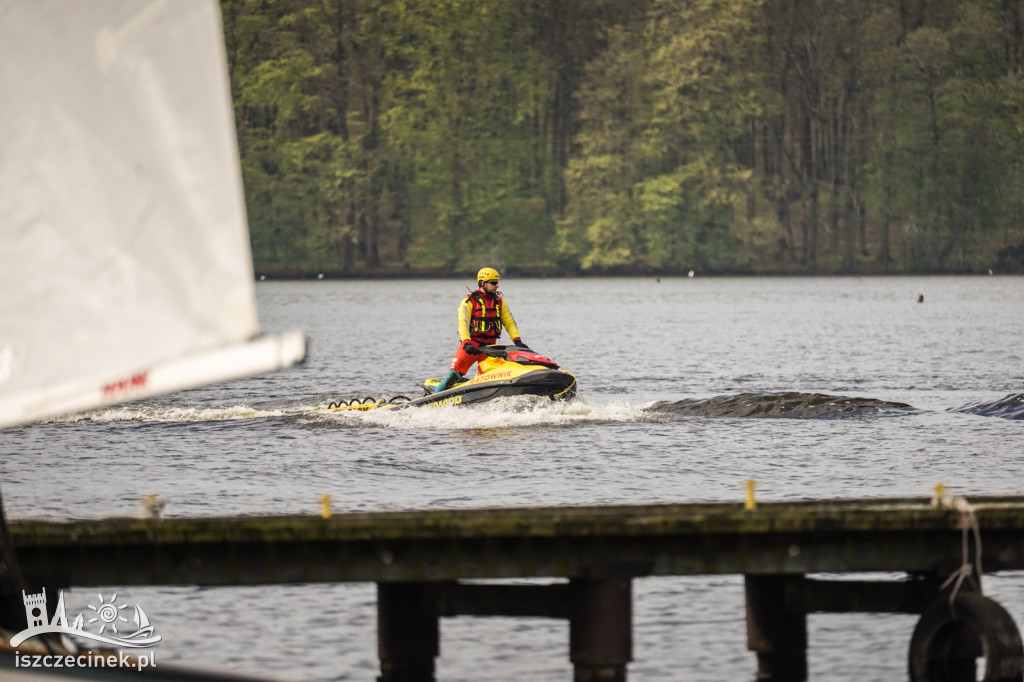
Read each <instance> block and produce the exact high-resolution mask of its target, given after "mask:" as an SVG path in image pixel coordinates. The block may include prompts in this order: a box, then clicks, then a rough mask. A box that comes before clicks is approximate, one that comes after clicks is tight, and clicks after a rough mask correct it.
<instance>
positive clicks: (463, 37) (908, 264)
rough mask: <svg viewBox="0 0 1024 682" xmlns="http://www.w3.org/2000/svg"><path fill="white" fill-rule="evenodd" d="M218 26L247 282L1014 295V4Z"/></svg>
mask: <svg viewBox="0 0 1024 682" xmlns="http://www.w3.org/2000/svg"><path fill="white" fill-rule="evenodd" d="M221 7H222V14H223V24H224V32H225V44H226V48H227V56H228V67H229V74H230V78H231V87H232V97H233V101H234V108H235V117H236V125H237V131H238V143H239V150H240V154H241V160H242V174H243V180H244V185H245V192H246V204H247V210H248V216H249V223H250V231H251V239H252V249H253V259H254V263H255V266H256V269H257V272H268V273H275V274H281V275H289V274H290V275H303V274H309V273H317V272H318V273H325V272H326V273H329V274H334V275H387V274H444V275H454V274H460V275H462V274H465V273H472V272H475V271H476V269H477V268H479V267H480V266H481V265H489V266H493V267H497V268H499V269H500V270H501V271H502V272H503V273H504V272H512V273H519V274H525V275H529V274H544V275H575V274H646V273H659V274H678V273H686V272H689V271H691V270H692V271H694V272H696V273H701V274H729V273H820V274H833V273H865V274H870V273H944V272H987V271H989V270H994V271H996V272H1024V0H828V1H825V0H223V1H222V3H221Z"/></svg>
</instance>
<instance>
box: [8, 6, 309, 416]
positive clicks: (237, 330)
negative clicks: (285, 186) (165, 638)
mask: <svg viewBox="0 0 1024 682" xmlns="http://www.w3.org/2000/svg"><path fill="white" fill-rule="evenodd" d="M219 12H220V10H219V5H218V4H217V3H216V1H215V0H187V1H181V0H89V1H88V2H75V1H71V0H0V92H2V100H3V105H2V106H0V188H2V190H0V427H4V426H11V425H15V424H19V423H25V422H29V421H34V420H38V419H41V418H45V417H48V416H54V415H58V414H62V413H66V412H70V411H78V410H82V409H87V408H91V407H96V406H100V405H106V404H110V403H114V402H121V401H124V400H132V399H137V398H141V397H145V396H148V395H153V394H156V393H163V392H167V391H172V390H178V389H183V388H189V387H191V386H196V385H200V384H204V383H210V382H214V381H221V380H225V379H229V378H234V377H237V376H243V375H247V374H253V373H257V372H262V371H268V370H271V369H277V368H279V367H282V366H286V365H289V364H292V363H294V362H297V361H299V360H301V359H302V357H303V356H304V354H305V339H304V337H303V335H302V334H301V333H298V332H293V333H289V334H284V335H281V336H277V337H265V338H257V335H258V332H259V328H258V321H257V316H256V305H255V292H254V282H253V279H254V278H253V271H252V259H251V254H250V249H249V242H248V228H247V223H246V217H245V205H244V201H243V195H242V187H241V173H240V167H239V159H238V150H237V143H236V138H235V127H234V119H233V115H232V109H231V100H230V90H229V83H228V78H227V69H226V59H225V51H224V37H223V33H222V29H221V23H220V14H219Z"/></svg>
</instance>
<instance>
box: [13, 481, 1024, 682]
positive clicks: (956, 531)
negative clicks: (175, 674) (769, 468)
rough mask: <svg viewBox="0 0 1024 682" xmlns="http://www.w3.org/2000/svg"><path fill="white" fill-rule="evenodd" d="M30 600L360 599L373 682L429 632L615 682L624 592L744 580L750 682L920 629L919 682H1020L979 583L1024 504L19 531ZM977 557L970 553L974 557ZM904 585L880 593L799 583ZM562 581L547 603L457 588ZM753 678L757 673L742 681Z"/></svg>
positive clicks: (625, 647) (422, 659) (1015, 658)
mask: <svg viewBox="0 0 1024 682" xmlns="http://www.w3.org/2000/svg"><path fill="white" fill-rule="evenodd" d="M10 532H11V538H12V540H13V542H14V545H15V547H16V550H17V555H18V559H19V561H20V563H21V567H22V572H23V573H24V575H25V576H26V577H27V578H28V579H29V580H30V581H31V583H32V585H34V586H45V587H47V588H48V589H54V588H58V587H67V586H75V587H83V586H122V585H178V584H187V585H208V586H216V585H252V584H268V583H305V582H340V581H372V582H375V583H377V589H378V603H377V610H378V653H379V657H380V661H381V675H380V678H379V679H380V680H381V681H382V682H404V681H417V682H418V681H424V680H433V679H434V661H435V658H436V657H437V655H438V651H439V642H438V637H439V634H438V633H439V628H438V619H439V618H440V617H450V616H458V615H510V616H547V617H552V618H566V619H568V620H569V624H570V657H571V659H572V662H573V666H574V679H575V680H576V682H590V681H597V680H602V681H612V680H625V679H626V672H627V665H628V663H629V661H630V660H631V658H632V617H631V609H632V591H631V580H632V579H633V578H636V577H641V576H659V575H661V576H668V575H711V574H723V573H732V574H743V575H744V576H745V585H746V597H747V641H748V648H750V649H751V650H752V651H754V652H756V655H757V663H756V668H757V679H758V680H774V681H776V682H780V681H789V680H803V679H806V677H807V662H806V649H807V625H806V614H808V613H811V612H817V611H829V612H836V611H863V612H905V613H920V614H922V617H921V619H920V621H919V622H918V625H917V627H916V628H915V630H914V633H913V635H912V637H911V641H910V643H909V652H910V653H909V664H908V669H909V671H910V673H909V675H910V677H911V679H912V680H914V681H915V682H917V681H918V680H921V681H924V680H928V681H931V680H961V679H963V680H975V679H976V667H977V665H978V664H977V662H976V661H977V659H982V660H983V662H984V663H983V666H984V667H983V672H984V677H983V679H985V680H988V681H990V682H991V681H994V680H1000V681H1002V680H1014V681H1015V682H1020V680H1021V679H1022V677H1024V647H1022V645H1021V637H1020V634H1019V632H1018V630H1017V627H1016V626H1015V624H1014V623H1013V620H1012V618H1010V616H1009V615H1008V614H1007V613H1006V611H1005V610H1004V609H1002V607H1001V606H999V605H998V604H997V603H995V602H993V601H992V600H990V599H987V598H985V597H983V596H982V595H981V592H980V590H979V583H978V581H977V578H978V577H979V576H978V573H979V568H982V567H983V569H984V571H985V572H994V571H1001V570H1010V569H1022V568H1024V498H1022V497H1012V498H1010V497H985V498H974V499H971V500H970V504H969V505H968V504H964V502H963V501H962V500H956V501H954V500H952V499H950V498H948V497H947V498H946V499H945V500H944V501H940V500H933V499H928V498H914V499H875V500H829V501H815V502H792V503H767V504H757V505H753V504H748V505H744V504H742V503H740V504H664V505H624V506H602V507H530V508H502V509H459V510H436V511H406V512H378V513H343V514H334V515H326V514H325V515H321V516H286V517H280V516H274V517H270V516H238V517H231V518H190V519H175V518H171V519H164V520H159V519H127V518H126V519H103V520H90V521H52V520H31V519H22V520H17V519H14V520H11V521H10ZM979 538H980V539H981V545H980V552H979V544H978V539H979ZM878 571H882V572H897V573H900V574H902V576H903V577H902V578H901V579H899V580H892V581H878V580H849V579H848V578H849V576H844V579H843V580H829V579H827V578H824V577H822V576H820V575H818V576H815V577H809V575H808V574H827V573H844V574H849V573H857V572H878ZM512 578H563V579H568V580H567V582H561V583H555V584H543V585H540V584H539V585H507V584H506V585H502V584H477V583H472V582H465V581H471V580H477V579H512ZM753 668H754V665H753V664H752V672H753Z"/></svg>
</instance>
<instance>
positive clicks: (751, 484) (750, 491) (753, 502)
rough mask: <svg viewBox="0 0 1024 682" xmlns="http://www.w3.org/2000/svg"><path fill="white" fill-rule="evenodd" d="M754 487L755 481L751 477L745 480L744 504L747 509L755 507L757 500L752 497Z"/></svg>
mask: <svg viewBox="0 0 1024 682" xmlns="http://www.w3.org/2000/svg"><path fill="white" fill-rule="evenodd" d="M756 487H757V481H755V480H754V479H752V478H751V479H749V480H748V481H747V504H746V508H747V509H748V510H751V509H757V500H755V499H754V488H756Z"/></svg>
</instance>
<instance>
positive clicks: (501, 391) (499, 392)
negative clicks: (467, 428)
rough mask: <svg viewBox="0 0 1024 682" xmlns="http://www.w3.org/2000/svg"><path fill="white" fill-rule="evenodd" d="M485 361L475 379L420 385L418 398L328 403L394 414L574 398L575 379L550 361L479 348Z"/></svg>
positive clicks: (512, 349)
mask: <svg viewBox="0 0 1024 682" xmlns="http://www.w3.org/2000/svg"><path fill="white" fill-rule="evenodd" d="M480 351H481V352H482V353H483V354H484V355H486V356H487V357H486V358H484V359H483V360H481V361H480V362H479V363H477V373H476V376H474V377H472V378H471V379H464V380H463V381H461V382H458V383H456V384H454V385H452V386H451V387H450V388H447V389H445V390H443V391H438V392H437V393H434V389H435V388H436V387H437V385H438V384H439V383H441V380H440V379H427V380H426V381H425V382H423V395H422V396H421V397H419V398H407V397H404V396H396V397H393V398H390V399H387V400H385V399H375V398H372V397H370V398H362V399H359V398H356V399H354V400H351V401H348V402H346V401H338V402H333V403H331V404H330V405H329V406H328V407H327V409H328V410H329V411H331V412H340V411H342V410H359V411H363V412H367V411H369V410H392V409H394V410H397V409H403V408H406V407H448V406H451V405H471V404H477V403H482V402H485V401H487V400H493V399H494V398H502V397H505V396H516V395H538V396H548V397H549V398H551V399H552V400H568V399H569V398H572V397H573V396H575V395H576V377H575V376H573V375H572V374H571V373H569V372H567V371H566V370H564V369H562V368H561V367H559V365H558V363H556V362H555V361H554V360H552V359H551V358H548V357H545V356H543V355H540V354H539V353H535V352H533V351H532V350H530V349H529V348H520V347H518V346H501V345H493V346H481V347H480Z"/></svg>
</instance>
